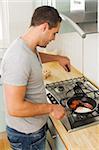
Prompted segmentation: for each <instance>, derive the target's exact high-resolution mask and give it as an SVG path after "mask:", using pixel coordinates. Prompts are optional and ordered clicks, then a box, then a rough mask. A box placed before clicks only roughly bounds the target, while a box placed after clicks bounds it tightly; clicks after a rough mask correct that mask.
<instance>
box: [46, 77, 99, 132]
mask: <svg viewBox="0 0 99 150" xmlns="http://www.w3.org/2000/svg"><path fill="white" fill-rule="evenodd" d="M75 87H79V88H78V89H76V91H75V90H74V89H75ZM46 91H47V98H48V101H49V102H50V103H52V104H61V105H62V106H63V107H65V108H66V109H67V105H66V103H67V100H69V99H70V98H72V97H74V96H83V94H85V95H86V96H88V97H91V98H92V99H94V100H96V102H97V108H96V110H95V111H93V112H92V113H88V114H85V115H84V114H83V115H82V114H75V113H74V112H72V111H69V113H68V115H67V116H65V117H64V118H63V119H62V120H61V121H62V123H63V125H64V126H65V128H66V129H67V131H68V132H71V131H75V130H78V129H81V128H84V127H87V126H90V125H94V124H96V123H98V122H99V90H98V89H97V88H96V87H95V86H93V85H92V83H91V82H90V81H89V80H87V79H86V78H85V77H84V76H83V77H79V78H74V79H70V80H65V81H60V82H54V83H51V84H47V85H46Z"/></svg>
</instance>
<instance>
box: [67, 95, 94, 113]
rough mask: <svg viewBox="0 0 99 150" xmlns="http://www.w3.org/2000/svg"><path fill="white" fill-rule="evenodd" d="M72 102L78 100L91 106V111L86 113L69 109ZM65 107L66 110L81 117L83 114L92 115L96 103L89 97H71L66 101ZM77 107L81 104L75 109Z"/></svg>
mask: <svg viewBox="0 0 99 150" xmlns="http://www.w3.org/2000/svg"><path fill="white" fill-rule="evenodd" d="M74 100H77V101H79V100H80V101H81V102H83V103H88V104H91V105H92V109H91V110H90V111H88V112H77V111H76V109H73V108H71V104H72V102H73V101H74ZM66 105H67V109H69V110H71V111H73V112H74V113H76V114H82V115H83V114H89V113H92V112H93V111H95V110H96V108H97V102H96V101H95V100H93V99H92V98H90V97H84V96H75V97H72V98H70V99H69V100H67V103H66ZM79 106H82V104H79V105H78V106H77V107H79ZM77 107H76V108H77Z"/></svg>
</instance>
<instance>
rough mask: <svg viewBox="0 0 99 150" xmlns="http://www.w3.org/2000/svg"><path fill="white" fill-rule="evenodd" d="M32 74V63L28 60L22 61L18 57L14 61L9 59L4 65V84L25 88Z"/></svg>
mask: <svg viewBox="0 0 99 150" xmlns="http://www.w3.org/2000/svg"><path fill="white" fill-rule="evenodd" d="M29 74H30V63H29V61H28V60H27V59H22V58H21V59H20V58H18V59H17V57H16V58H15V59H14V58H13V59H11V60H10V59H9V60H8V61H7V62H5V63H3V65H2V74H1V76H2V82H3V83H7V84H11V85H16V86H24V85H27V82H28V79H29Z"/></svg>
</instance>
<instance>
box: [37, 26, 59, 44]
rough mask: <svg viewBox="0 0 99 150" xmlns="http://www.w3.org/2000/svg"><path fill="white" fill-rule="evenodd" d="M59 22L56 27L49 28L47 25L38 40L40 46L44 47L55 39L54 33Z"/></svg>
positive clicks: (57, 30) (57, 29)
mask: <svg viewBox="0 0 99 150" xmlns="http://www.w3.org/2000/svg"><path fill="white" fill-rule="evenodd" d="M59 28H60V23H58V25H57V27H54V28H51V29H49V26H48V25H47V26H46V28H45V30H44V32H43V33H42V38H41V40H40V42H39V46H40V47H46V46H47V45H48V44H49V42H51V41H52V40H55V36H56V34H57V33H58V32H59Z"/></svg>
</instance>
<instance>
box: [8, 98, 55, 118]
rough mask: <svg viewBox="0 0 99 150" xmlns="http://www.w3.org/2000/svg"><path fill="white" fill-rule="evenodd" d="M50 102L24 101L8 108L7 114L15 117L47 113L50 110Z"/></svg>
mask: <svg viewBox="0 0 99 150" xmlns="http://www.w3.org/2000/svg"><path fill="white" fill-rule="evenodd" d="M52 107H53V106H52V104H49V103H44V104H42V103H32V102H29V101H24V102H23V103H22V104H20V105H15V106H13V108H10V110H9V114H10V115H12V116H16V117H33V116H40V115H45V114H49V113H51V111H52Z"/></svg>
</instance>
